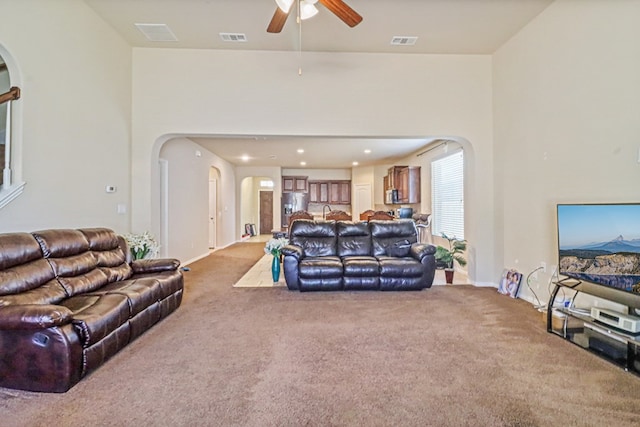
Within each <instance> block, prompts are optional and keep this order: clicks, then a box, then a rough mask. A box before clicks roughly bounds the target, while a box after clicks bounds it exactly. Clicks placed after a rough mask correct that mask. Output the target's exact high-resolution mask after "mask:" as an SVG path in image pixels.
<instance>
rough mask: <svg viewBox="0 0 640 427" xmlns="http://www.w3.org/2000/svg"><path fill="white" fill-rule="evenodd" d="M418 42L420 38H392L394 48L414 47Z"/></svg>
mask: <svg viewBox="0 0 640 427" xmlns="http://www.w3.org/2000/svg"><path fill="white" fill-rule="evenodd" d="M416 41H418V37H414V36H393V37H392V38H391V45H392V46H413V45H414V44H416Z"/></svg>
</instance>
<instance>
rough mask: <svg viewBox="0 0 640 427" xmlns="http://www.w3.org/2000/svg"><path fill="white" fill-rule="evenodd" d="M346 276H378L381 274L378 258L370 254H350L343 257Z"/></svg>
mask: <svg viewBox="0 0 640 427" xmlns="http://www.w3.org/2000/svg"><path fill="white" fill-rule="evenodd" d="M342 264H343V266H344V275H345V277H348V276H353V277H362V276H365V277H377V276H379V275H380V264H379V263H378V260H377V259H375V258H373V257H368V256H349V257H344V258H342Z"/></svg>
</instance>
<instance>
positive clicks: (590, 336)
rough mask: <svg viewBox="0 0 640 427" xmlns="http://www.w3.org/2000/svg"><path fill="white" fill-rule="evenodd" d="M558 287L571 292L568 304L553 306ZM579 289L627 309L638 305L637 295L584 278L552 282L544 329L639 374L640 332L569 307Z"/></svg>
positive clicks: (639, 302) (586, 311) (639, 298)
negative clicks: (617, 326) (626, 329)
mask: <svg viewBox="0 0 640 427" xmlns="http://www.w3.org/2000/svg"><path fill="white" fill-rule="evenodd" d="M560 290H563V291H566V292H569V293H572V294H571V295H572V296H571V297H570V298H569V301H570V302H571V305H569V306H568V307H564V306H556V297H557V295H558V292H559V291H560ZM579 293H583V294H586V295H591V296H595V297H598V298H603V299H607V300H609V301H612V302H615V303H617V304H621V305H623V306H626V307H627V310H628V311H629V312H630V313H632V312H633V309H636V308H638V307H639V306H640V295H635V294H629V293H627V292H621V291H617V290H613V289H608V288H606V287H603V286H599V285H594V284H591V283H585V282H578V281H560V282H556V283H555V288H554V290H553V292H552V293H551V297H550V299H549V304H548V306H547V307H548V311H547V331H548V332H550V333H552V334H555V335H558V336H560V337H562V338H564V339H566V340H567V341H569V342H571V343H573V344H575V345H577V346H579V347H581V348H583V349H585V350H588V351H590V352H592V353H595V354H597V355H599V356H600V357H602V358H604V359H606V360H608V361H610V362H612V363H614V364H616V365H618V366H620V367H621V368H623V369H625V370H627V371H629V372H632V373H634V374H636V375H640V334H632V333H629V332H626V331H624V330H622V329H618V328H614V327H612V326H610V325H607V324H605V323H602V322H599V321H597V320H595V319H593V318H592V317H591V313H590V310H589V309H580V308H575V307H573V306H572V304H573V301H574V300H575V298H576V296H577V295H578V294H579ZM565 300H566V299H565Z"/></svg>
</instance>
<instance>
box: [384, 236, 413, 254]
mask: <svg viewBox="0 0 640 427" xmlns="http://www.w3.org/2000/svg"><path fill="white" fill-rule="evenodd" d="M410 250H411V243H409V241H408V240H406V239H405V240H398V241H397V242H395V243H391V244H390V245H389V246H387V256H392V257H398V258H402V257H405V256H409V251H410Z"/></svg>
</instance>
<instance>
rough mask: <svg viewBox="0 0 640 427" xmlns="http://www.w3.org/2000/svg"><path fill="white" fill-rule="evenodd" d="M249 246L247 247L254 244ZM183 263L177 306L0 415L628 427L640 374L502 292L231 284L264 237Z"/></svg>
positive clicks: (145, 421) (85, 422)
mask: <svg viewBox="0 0 640 427" xmlns="http://www.w3.org/2000/svg"><path fill="white" fill-rule="evenodd" d="M247 245H249V246H247ZM250 245H251V244H250V243H243V244H239V245H234V246H232V247H230V248H228V249H224V250H221V251H218V252H216V253H214V254H213V255H211V256H209V257H207V258H205V259H203V260H201V261H198V262H196V263H194V264H192V265H191V271H190V272H187V273H185V280H186V294H185V299H184V302H183V305H182V307H180V308H179V309H178V311H177V312H175V313H173V314H172V315H171V316H169V317H168V318H167V319H165V320H164V321H162V322H161V323H160V324H158V325H156V326H155V327H153V328H152V329H151V330H149V331H148V332H147V333H145V334H144V335H142V336H141V337H139V338H138V339H137V340H136V341H135V342H133V343H131V344H130V345H129V346H128V347H126V348H125V349H124V350H122V351H121V352H120V353H118V354H117V355H116V356H114V357H113V358H112V359H111V360H110V361H108V362H107V363H106V364H105V365H103V366H101V367H100V368H99V369H98V370H97V371H95V372H94V373H93V374H92V375H90V376H88V377H87V378H85V379H83V380H82V381H81V382H80V383H79V384H78V385H76V386H75V387H74V388H72V389H71V390H70V391H69V392H67V393H66V394H38V393H29V392H21V391H15V390H6V389H0V414H1V418H0V424H1V425H2V426H51V425H59V426H69V427H73V426H133V425H144V426H260V427H262V426H556V425H562V426H616V427H618V426H620V427H625V426H637V425H638V420H639V419H640V378H638V377H636V376H634V375H631V374H629V373H626V372H624V371H623V370H621V369H619V368H617V367H615V366H614V365H612V364H610V363H608V362H606V361H604V360H602V359H600V358H598V357H597V356H595V355H593V354H590V353H588V352H586V351H584V350H581V349H580V348H578V347H576V346H574V345H572V344H569V343H567V342H565V341H563V340H562V339H560V338H558V337H556V336H553V335H550V334H548V333H547V332H546V330H545V327H544V323H543V322H542V320H541V315H540V313H538V312H537V311H535V310H534V309H533V308H532V307H531V305H530V304H528V303H526V302H524V301H521V300H514V299H511V298H508V297H505V296H503V295H499V294H498V293H497V292H496V290H495V289H489V288H474V287H470V286H434V287H433V288H431V289H428V290H424V291H420V292H323V293H300V292H292V291H288V290H287V289H286V288H282V287H276V288H234V287H232V286H231V285H232V284H233V283H236V282H237V280H238V279H239V278H240V277H242V275H243V274H244V273H245V272H246V271H248V270H249V269H250V267H251V266H252V265H253V264H254V263H255V262H256V261H257V260H258V259H259V258H260V257H262V253H261V251H262V247H263V246H262V245H254V247H251V246H250Z"/></svg>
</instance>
